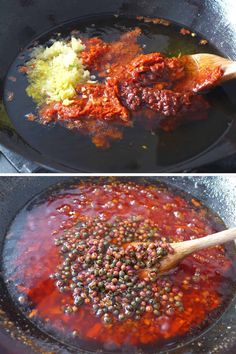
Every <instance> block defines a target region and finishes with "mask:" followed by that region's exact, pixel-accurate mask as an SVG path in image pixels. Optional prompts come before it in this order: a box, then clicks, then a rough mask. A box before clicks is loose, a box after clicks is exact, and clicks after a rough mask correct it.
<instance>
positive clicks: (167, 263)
mask: <svg viewBox="0 0 236 354" xmlns="http://www.w3.org/2000/svg"><path fill="white" fill-rule="evenodd" d="M234 239H236V227H234V228H232V229H228V230H224V231H220V232H217V233H215V234H212V235H208V236H205V237H201V238H198V239H195V240H189V241H183V242H175V243H170V246H171V247H172V248H173V249H174V253H173V254H170V253H168V255H167V256H165V257H163V258H162V259H161V260H160V267H158V272H159V273H165V272H167V271H169V270H170V269H172V268H175V267H176V265H177V264H178V263H179V262H181V261H182V260H183V259H184V258H185V257H187V256H188V255H190V254H192V253H194V252H197V251H200V250H202V249H205V248H208V247H213V246H217V245H221V244H222V243H226V242H228V241H232V240H234ZM131 244H132V245H133V246H138V245H140V244H147V243H146V242H132V243H131ZM150 271H153V269H146V270H145V272H150Z"/></svg>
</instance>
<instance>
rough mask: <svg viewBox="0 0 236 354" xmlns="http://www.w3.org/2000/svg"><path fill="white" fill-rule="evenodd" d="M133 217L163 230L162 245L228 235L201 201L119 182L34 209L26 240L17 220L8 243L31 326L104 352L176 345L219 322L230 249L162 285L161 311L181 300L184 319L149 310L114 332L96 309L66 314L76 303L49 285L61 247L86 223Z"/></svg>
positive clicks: (82, 187) (82, 188) (189, 262)
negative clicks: (43, 326) (214, 314)
mask: <svg viewBox="0 0 236 354" xmlns="http://www.w3.org/2000/svg"><path fill="white" fill-rule="evenodd" d="M132 216H141V217H142V218H144V219H147V220H150V222H152V223H154V224H155V226H156V228H157V230H158V232H157V234H156V236H154V239H155V240H156V241H158V240H162V241H163V242H178V241H183V240H188V239H194V238H199V237H203V236H205V235H207V234H211V233H213V232H216V231H217V230H219V229H221V228H222V225H221V224H217V223H216V222H215V220H213V217H212V215H210V214H209V212H208V210H206V209H205V208H204V207H203V206H202V205H201V204H200V203H199V202H198V201H197V200H195V199H192V201H191V202H190V201H187V200H185V199H183V197H181V196H179V195H176V194H174V193H173V192H171V191H170V190H167V189H165V188H163V187H157V186H152V185H142V184H136V183H121V182H116V181H115V180H113V181H110V182H105V183H104V182H99V183H93V182H85V183H81V184H78V185H74V186H73V187H71V188H67V189H66V190H64V189H62V190H61V191H59V192H57V193H54V195H51V196H49V197H48V199H47V200H45V201H44V202H42V201H41V202H36V203H35V204H34V205H33V206H32V205H31V207H30V208H28V209H27V211H26V212H25V214H23V216H22V217H21V219H20V225H23V226H21V232H20V234H19V229H17V227H18V225H17V222H16V221H17V220H18V222H19V219H16V221H15V223H16V224H15V225H13V227H12V229H11V230H10V233H9V235H8V238H7V242H11V246H10V250H11V251H10V252H11V255H10V257H9V258H8V260H7V262H5V269H6V271H7V277H8V280H11V281H13V282H14V283H15V285H16V288H17V294H18V295H17V296H19V295H20V296H21V299H22V296H23V297H24V296H26V300H25V301H26V302H27V301H30V302H31V304H32V307H31V310H29V311H28V314H27V315H28V316H29V318H31V319H32V320H35V321H37V319H40V320H41V321H43V323H46V324H47V328H52V329H53V330H54V333H56V334H57V336H58V337H59V338H60V340H61V339H63V337H64V336H69V337H70V336H71V338H72V337H73V336H74V337H76V338H77V339H78V340H87V341H91V342H93V343H96V346H97V348H98V347H99V346H101V347H103V348H105V349H111V348H113V349H114V348H117V347H118V348H119V347H120V346H121V347H122V346H130V345H131V346H137V347H139V346H145V345H155V346H158V344H159V343H168V342H172V343H173V342H174V341H175V340H176V338H177V337H178V338H179V337H181V336H183V335H186V334H187V333H189V332H191V331H192V330H194V329H196V328H199V326H201V325H203V324H204V323H205V321H206V320H208V319H209V316H210V317H211V318H212V311H213V310H215V309H217V308H219V306H220V305H221V304H222V303H224V300H225V297H224V293H225V291H226V289H228V288H229V285H230V283H231V282H232V279H231V277H230V272H229V271H230V269H231V265H232V262H231V260H230V258H229V256H228V255H227V252H226V250H225V248H224V247H223V246H217V247H213V248H209V249H207V250H204V251H200V252H198V253H196V254H193V255H191V256H188V257H187V258H186V259H185V260H183V261H182V262H181V263H180V264H179V265H178V267H177V268H176V269H175V270H174V271H173V272H170V274H168V275H163V276H160V277H159V278H158V279H157V280H156V282H155V284H156V285H155V286H156V289H157V291H159V290H158V289H161V290H162V295H161V296H162V298H161V300H160V301H161V306H165V304H166V296H167V297H168V301H172V302H173V306H174V303H175V301H178V299H181V302H182V303H183V310H182V311H178V310H176V311H175V312H174V314H173V313H171V312H170V311H169V312H168V311H167V314H166V315H161V316H160V317H156V316H154V315H153V313H152V311H151V307H150V306H149V307H150V311H148V312H146V313H145V314H144V315H143V316H141V318H140V319H139V320H136V319H134V318H132V316H131V317H130V318H129V319H127V320H125V321H122V322H119V321H113V322H112V323H109V324H106V323H104V322H103V321H102V319H101V318H99V317H97V316H95V314H94V312H93V310H92V308H91V305H90V303H89V302H88V303H84V304H83V305H82V306H81V307H80V308H79V309H78V311H77V312H75V313H74V314H65V313H64V310H63V308H64V306H65V304H68V303H71V302H72V295H71V294H70V293H67V292H65V293H60V292H59V290H58V289H57V287H56V286H55V281H54V280H53V279H50V274H52V273H55V271H56V270H57V267H58V265H59V264H60V263H61V262H62V259H63V258H62V255H60V253H59V249H58V247H57V246H56V245H55V239H59V238H60V237H61V236H62V235H63V232H64V231H65V230H69V229H72V230H73V227H74V225H76V224H77V222H78V220H79V219H81V218H82V219H84V220H86V218H100V219H101V220H106V221H108V222H112V220H114V218H116V217H120V218H121V220H125V219H129V218H130V217H132ZM14 227H15V231H14ZM12 242H14V243H12ZM117 267H118V265H117ZM117 270H119V269H118V268H116V267H115V268H114V271H117ZM231 275H232V273H231ZM163 281H164V282H168V284H169V285H168V289H167V288H164V287H163V286H162V283H163ZM165 284H166V283H165ZM178 289H179V290H178ZM144 291H146V290H145V289H144ZM24 305H25V303H24Z"/></svg>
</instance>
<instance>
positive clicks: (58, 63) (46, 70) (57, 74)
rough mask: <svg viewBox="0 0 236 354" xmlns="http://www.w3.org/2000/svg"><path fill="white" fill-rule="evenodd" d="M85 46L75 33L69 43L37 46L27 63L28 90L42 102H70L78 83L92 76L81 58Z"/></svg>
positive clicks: (37, 100) (67, 103) (34, 98)
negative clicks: (45, 46) (75, 36)
mask: <svg viewBox="0 0 236 354" xmlns="http://www.w3.org/2000/svg"><path fill="white" fill-rule="evenodd" d="M83 50H84V45H83V44H82V42H81V40H80V39H76V38H74V37H72V38H71V41H70V42H68V43H67V42H65V41H56V42H54V43H53V45H52V46H51V47H47V48H44V47H42V46H39V47H37V48H35V49H34V50H33V52H32V54H31V60H30V61H29V62H28V63H27V67H28V68H29V70H28V73H27V77H28V81H29V86H28V87H27V89H26V92H27V94H28V95H29V96H30V97H32V99H33V100H34V101H35V102H36V103H37V104H39V105H41V104H43V103H50V102H55V101H62V102H63V104H65V105H69V104H70V103H71V102H72V101H71V100H72V99H73V97H74V96H75V94H76V92H75V87H76V85H77V84H78V83H85V82H87V81H88V80H89V79H90V73H89V71H88V70H85V68H84V66H83V63H82V59H81V58H80V53H81V52H82V51H83Z"/></svg>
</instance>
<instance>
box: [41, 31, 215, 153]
mask: <svg viewBox="0 0 236 354" xmlns="http://www.w3.org/2000/svg"><path fill="white" fill-rule="evenodd" d="M140 32H141V31H140V29H139V28H136V29H134V30H133V31H131V32H127V33H125V34H123V35H122V36H121V37H120V38H119V40H117V41H114V42H112V43H106V42H104V41H103V40H101V39H100V38H90V39H88V38H84V39H83V41H84V44H85V46H86V47H85V50H84V51H83V52H82V60H83V63H84V65H85V66H86V67H87V68H88V69H89V70H90V71H91V73H94V74H96V75H97V76H98V77H100V78H102V80H103V81H102V82H99V83H93V84H91V83H87V84H79V85H78V86H77V96H76V97H75V98H74V101H73V102H72V103H71V104H70V105H69V106H64V105H63V104H62V103H61V102H55V103H51V104H49V105H46V106H45V107H43V108H42V109H41V111H40V117H41V121H42V123H44V124H45V123H49V122H50V121H63V122H64V124H66V126H67V127H68V128H77V129H78V130H79V131H80V132H81V133H83V134H89V135H90V136H91V137H92V140H93V142H94V143H95V145H97V146H99V147H108V146H109V140H112V139H121V138H122V133H121V131H120V130H119V134H113V131H114V130H115V131H117V130H118V127H116V128H114V124H115V125H118V126H127V125H128V126H132V122H133V120H134V117H135V115H136V116H140V114H141V113H142V114H143V115H144V116H145V117H146V118H147V119H150V117H152V120H153V122H154V125H155V126H156V127H159V128H161V129H164V130H166V131H171V130H174V129H175V128H176V127H177V126H178V125H180V124H182V123H183V122H186V121H193V120H200V119H206V118H207V110H208V108H209V104H208V103H207V101H206V100H205V99H204V98H203V97H202V96H197V95H196V94H195V93H193V92H192V91H195V92H197V91H199V90H202V89H205V88H208V87H211V86H212V85H213V84H214V83H216V82H218V80H219V78H220V77H221V76H222V70H221V69H219V68H217V69H215V70H211V69H209V70H207V71H205V72H204V73H203V74H202V75H201V76H199V75H198V77H197V78H195V79H194V80H193V79H192V77H191V75H188V70H187V69H186V61H183V60H182V59H178V58H167V57H165V56H164V55H162V54H160V53H150V54H142V48H141V46H140V45H139V44H138V43H137V37H138V35H139V34H140ZM203 75H205V76H204V77H203ZM153 113H155V114H153ZM88 121H92V123H88ZM96 121H102V122H104V121H105V122H109V124H108V123H106V124H103V130H101V129H99V130H98V131H97V130H96V131H95V129H93V124H95V126H97V124H96V123H95V122H96ZM101 135H102V136H101ZM114 135H115V137H114ZM118 135H119V137H118ZM97 141H99V143H97Z"/></svg>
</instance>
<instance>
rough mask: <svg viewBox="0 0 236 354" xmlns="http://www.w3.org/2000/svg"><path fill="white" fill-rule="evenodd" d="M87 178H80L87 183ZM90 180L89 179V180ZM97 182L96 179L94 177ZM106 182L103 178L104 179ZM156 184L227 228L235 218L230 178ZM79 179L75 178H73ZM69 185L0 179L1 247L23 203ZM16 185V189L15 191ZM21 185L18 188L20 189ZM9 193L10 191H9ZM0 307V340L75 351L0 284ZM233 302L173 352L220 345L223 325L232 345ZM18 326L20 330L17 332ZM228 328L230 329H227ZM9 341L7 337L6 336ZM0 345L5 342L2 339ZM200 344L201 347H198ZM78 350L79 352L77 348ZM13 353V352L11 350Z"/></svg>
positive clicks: (234, 193)
mask: <svg viewBox="0 0 236 354" xmlns="http://www.w3.org/2000/svg"><path fill="white" fill-rule="evenodd" d="M86 178H87V177H84V178H82V179H83V180H86ZM89 179H91V178H89ZM95 179H96V180H97V177H96V178H95ZM105 179H106V178H105ZM120 179H122V180H130V179H131V180H135V181H136V182H140V183H141V182H142V181H143V180H144V178H138V177H133V178H127V177H121V178H120ZM150 179H151V181H152V182H153V183H155V181H160V182H163V183H165V184H167V185H169V186H172V187H177V189H180V190H182V191H184V192H187V193H190V194H191V195H192V196H194V197H196V198H198V199H199V200H201V201H202V202H203V203H204V204H205V205H206V206H208V207H210V208H211V209H212V210H213V211H214V212H216V213H218V214H219V216H220V217H221V218H222V219H223V221H224V222H225V224H226V226H227V227H230V226H233V223H234V215H235V211H236V203H235V196H236V180H235V179H234V178H232V177H156V178H154V177H151V178H148V180H149V181H150ZM76 180H78V179H76ZM64 182H66V183H71V182H72V179H71V178H70V177H34V178H30V177H23V178H21V177H20V178H14V177H12V178H4V177H3V178H1V179H0V187H1V191H2V192H1V193H2V194H3V197H4V198H1V199H4V203H3V202H2V201H1V202H0V212H1V214H2V215H3V219H2V220H5V222H4V223H3V224H1V226H0V227H1V235H2V238H1V246H2V244H3V239H4V235H5V234H6V231H7V228H8V226H9V224H10V222H11V221H12V219H13V218H14V216H15V215H16V213H17V211H19V210H20V209H21V208H22V207H23V206H24V204H25V203H26V202H28V201H29V200H30V199H32V198H33V197H34V196H35V195H36V194H38V193H40V192H42V191H44V190H45V189H48V187H50V186H52V185H55V184H57V183H63V184H64ZM17 186H18V188H16V187H17ZM19 186H20V188H19ZM9 191H10V192H9ZM1 285H2V286H1V303H0V305H1V307H2V309H4V314H1V316H0V317H1V320H0V323H1V327H2V329H1V332H0V338H1V336H2V335H3V333H4V328H8V329H9V330H10V332H9V333H10V334H11V336H14V337H16V338H19V339H20V340H21V341H24V342H26V343H28V345H29V352H32V348H34V350H35V349H36V350H38V352H40V350H41V351H43V350H44V351H46V352H47V351H52V350H55V351H56V352H60V351H62V350H63V353H64V352H65V353H73V352H76V349H73V348H68V347H66V346H64V345H63V344H61V343H59V342H56V341H54V339H52V338H50V337H48V336H47V335H46V334H44V333H42V332H40V331H39V330H38V329H37V328H36V327H34V325H32V324H31V323H30V322H29V320H28V319H26V318H24V317H23V315H21V313H20V312H19V311H18V309H17V307H16V306H15V305H14V304H13V303H12V300H11V299H10V298H9V295H8V293H7V290H6V287H5V286H4V284H1ZM235 304H236V299H234V300H233V301H232V303H231V305H230V309H229V310H227V311H226V313H225V314H224V315H223V317H222V318H221V319H220V321H219V322H217V323H216V325H215V326H213V327H211V328H210V329H209V330H208V332H207V335H204V333H203V335H201V336H200V338H196V339H195V340H193V341H191V343H190V342H189V343H185V344H184V345H183V346H182V347H181V348H179V349H176V348H175V353H187V352H188V353H189V352H190V353H191V350H194V353H198V352H199V353H201V348H202V346H204V348H206V350H207V348H211V349H212V343H214V346H217V345H219V344H220V343H221V342H222V338H221V339H220V338H219V333H221V330H222V326H223V327H224V338H223V341H225V346H226V347H228V346H230V345H231V346H232V345H233V344H234V342H233V341H234V339H233V338H234V336H233V335H232V331H233V330H235V331H236V324H235V323H234V322H235V321H234V316H235V308H234V305H235ZM16 327H18V328H19V329H17V328H16ZM227 328H229V329H228V330H227ZM7 341H9V335H8V337H7ZM1 342H2V343H5V342H6V339H5V338H3V339H2V341H1ZM199 343H200V345H199ZM11 345H12V348H13V349H14V350H15V346H16V344H15V342H14V341H12V342H11V341H10V344H8V347H9V348H10V347H11ZM193 348H194V349H193ZM17 350H18V351H17V353H19V354H21V353H27V351H26V349H25V348H24V349H22V351H21V349H19V348H18V349H17ZM77 350H78V349H77ZM13 353H14V351H13Z"/></svg>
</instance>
